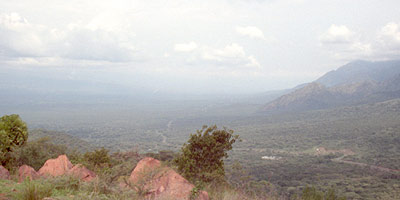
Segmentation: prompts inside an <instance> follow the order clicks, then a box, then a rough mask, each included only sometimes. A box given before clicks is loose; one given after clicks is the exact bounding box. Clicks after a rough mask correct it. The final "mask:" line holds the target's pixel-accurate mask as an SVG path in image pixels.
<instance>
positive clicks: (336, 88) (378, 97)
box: [262, 61, 400, 113]
mask: <svg viewBox="0 0 400 200" xmlns="http://www.w3.org/2000/svg"><path fill="white" fill-rule="evenodd" d="M398 97H400V62H399V61H386V62H366V61H357V62H352V63H349V64H347V65H345V66H343V67H341V68H339V69H338V70H336V71H331V72H328V73H327V74H325V75H324V76H322V77H321V78H319V79H317V80H316V81H314V82H312V83H309V84H306V85H305V86H304V87H300V88H298V89H296V90H294V91H293V92H291V93H289V94H286V95H283V96H281V97H279V98H277V99H276V100H274V101H271V102H270V103H268V104H266V105H265V106H264V107H263V108H262V111H265V112H272V113H277V112H289V111H305V110H315V109H325V108H333V107H337V106H349V105H360V104H365V103H375V102H380V101H386V100H390V99H394V98H398Z"/></svg>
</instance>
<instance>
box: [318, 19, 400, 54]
mask: <svg viewBox="0 0 400 200" xmlns="http://www.w3.org/2000/svg"><path fill="white" fill-rule="evenodd" d="M332 27H333V26H331V28H330V29H329V31H328V33H331V34H325V35H323V36H322V44H323V46H324V47H326V48H327V49H328V50H329V51H330V52H331V53H332V55H333V56H334V57H335V58H336V59H339V60H346V61H350V60H354V59H369V60H388V59H399V58H400V25H399V24H396V23H394V22H390V23H387V24H386V25H384V26H383V27H382V28H381V29H380V30H379V31H378V32H377V34H375V35H373V36H372V37H371V36H370V37H369V38H368V37H365V35H363V34H361V33H354V32H352V31H350V30H349V29H348V28H347V27H345V26H334V27H335V28H332ZM333 33H335V34H333ZM360 38H365V39H364V40H361V39H360ZM320 40H321V37H320ZM338 43H339V44H341V45H336V44H338Z"/></svg>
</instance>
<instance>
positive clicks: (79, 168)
mask: <svg viewBox="0 0 400 200" xmlns="http://www.w3.org/2000/svg"><path fill="white" fill-rule="evenodd" d="M62 175H70V176H74V177H76V178H79V179H80V180H82V181H91V180H93V179H94V178H95V177H96V174H95V173H94V172H92V171H90V170H88V169H87V168H86V167H84V166H83V165H80V164H77V165H75V166H74V165H73V164H72V163H71V162H70V161H69V160H68V158H67V156H66V155H60V156H59V157H58V158H56V159H50V160H47V161H46V163H45V164H44V165H43V167H42V168H40V169H39V171H35V169H33V168H32V167H30V166H28V165H23V166H21V167H20V168H19V169H18V181H19V182H21V181H23V180H25V179H26V178H29V179H31V180H34V179H38V178H46V177H56V176H62ZM0 179H10V173H9V172H8V170H7V169H5V168H4V167H3V166H0ZM124 187H126V188H132V189H135V190H137V191H140V192H142V194H143V195H144V196H145V198H146V199H179V200H189V199H192V198H193V195H195V197H196V200H209V196H208V193H207V192H205V191H198V190H195V186H194V185H193V184H191V183H190V182H189V181H188V180H186V179H185V178H183V177H182V176H181V175H179V174H178V173H176V172H175V171H174V170H173V169H171V168H169V167H167V166H163V165H162V163H161V162H160V161H159V160H157V159H154V158H150V157H146V158H143V159H142V160H141V161H139V163H138V164H137V166H136V167H135V169H134V170H133V171H132V173H131V175H130V177H129V181H128V184H127V185H125V186H124Z"/></svg>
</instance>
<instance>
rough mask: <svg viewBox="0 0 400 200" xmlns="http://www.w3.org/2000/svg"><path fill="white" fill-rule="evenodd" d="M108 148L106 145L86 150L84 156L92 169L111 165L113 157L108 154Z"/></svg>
mask: <svg viewBox="0 0 400 200" xmlns="http://www.w3.org/2000/svg"><path fill="white" fill-rule="evenodd" d="M108 152H109V151H108V150H107V149H105V148H104V147H102V148H100V149H96V150H94V151H92V152H86V153H85V154H84V155H83V157H84V159H85V160H86V161H87V162H88V165H89V166H88V167H89V168H91V169H96V168H101V167H107V166H108V167H110V165H111V158H110V156H109V154H108Z"/></svg>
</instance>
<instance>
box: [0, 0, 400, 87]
mask: <svg viewBox="0 0 400 200" xmlns="http://www.w3.org/2000/svg"><path fill="white" fill-rule="evenodd" d="M399 58H400V1H399V0H313V1H311V0H225V1H224V0H221V1H219V0H190V1H166V0H146V1H144V0H141V1H135V0H126V1H124V0H113V1H105V0H96V1H93V0H92V1H88V0H87V1H83V0H79V1H78V0H68V1H65V0H13V1H0V70H4V71H5V70H9V69H17V70H18V72H19V73H34V72H37V73H43V74H48V75H49V76H54V77H55V78H60V79H73V80H92V81H98V82H106V83H117V84H122V85H127V86H132V87H140V88H146V89H150V90H154V91H157V90H165V91H175V92H199V93H207V92H210V93H215V92H221V93H251V92H262V91H267V90H273V89H283V88H289V87H293V86H295V85H297V84H300V83H303V82H309V81H312V80H315V79H316V78H317V77H318V76H321V75H323V74H324V73H326V72H328V71H330V70H332V69H335V68H337V67H339V66H341V65H343V64H345V63H347V62H349V61H352V60H356V59H365V60H388V59H399Z"/></svg>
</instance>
